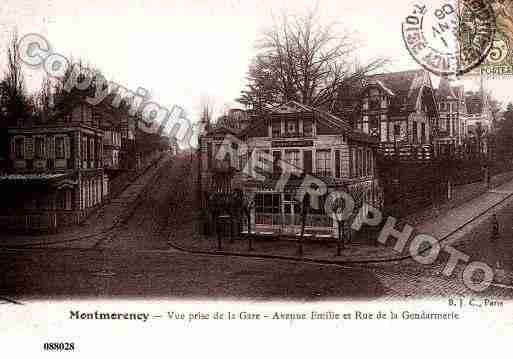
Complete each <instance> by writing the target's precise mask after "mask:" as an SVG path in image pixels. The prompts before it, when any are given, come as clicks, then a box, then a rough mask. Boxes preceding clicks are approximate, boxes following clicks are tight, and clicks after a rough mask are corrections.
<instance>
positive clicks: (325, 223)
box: [255, 213, 333, 232]
mask: <svg viewBox="0 0 513 359" xmlns="http://www.w3.org/2000/svg"><path fill="white" fill-rule="evenodd" d="M301 222H302V218H301V215H300V214H267V213H257V214H256V218H255V224H256V225H257V226H259V225H260V226H266V227H272V229H273V230H278V231H279V232H299V231H300V230H301ZM332 227H333V219H332V218H331V217H329V216H326V215H320V214H308V215H307V216H306V220H305V228H332Z"/></svg>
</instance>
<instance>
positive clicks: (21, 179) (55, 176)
mask: <svg viewBox="0 0 513 359" xmlns="http://www.w3.org/2000/svg"><path fill="white" fill-rule="evenodd" d="M68 176H69V174H68V173H24V174H19V173H11V174H4V175H0V185H3V184H17V185H24V184H51V183H55V182H58V181H60V180H63V179H65V178H67V177H68Z"/></svg>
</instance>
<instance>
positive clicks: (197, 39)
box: [0, 0, 509, 121]
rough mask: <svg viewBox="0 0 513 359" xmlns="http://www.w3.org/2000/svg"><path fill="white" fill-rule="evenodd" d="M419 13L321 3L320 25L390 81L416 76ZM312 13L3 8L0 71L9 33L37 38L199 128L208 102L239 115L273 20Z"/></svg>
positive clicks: (178, 5) (230, 1) (22, 1)
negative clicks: (405, 29) (413, 47)
mask: <svg viewBox="0 0 513 359" xmlns="http://www.w3.org/2000/svg"><path fill="white" fill-rule="evenodd" d="M432 1H435V2H436V0H427V2H432ZM438 2H440V1H438ZM415 3H416V2H413V1H409V0H394V1H383V0H366V1H365V2H359V1H354V0H351V1H348V0H335V1H330V0H319V1H318V9H319V12H320V16H321V18H322V19H323V21H326V22H327V23H328V22H331V21H336V22H337V23H339V24H340V30H341V31H347V32H350V33H351V34H352V36H353V37H354V38H355V40H357V41H358V42H361V43H362V45H361V47H360V48H359V50H358V53H357V55H358V57H359V59H360V61H362V62H365V61H369V60H370V59H373V58H376V57H379V56H385V57H387V58H389V59H390V61H391V64H390V65H389V66H387V68H385V69H384V71H398V70H407V69H415V68H418V67H419V65H418V64H417V63H416V62H415V61H414V60H413V59H412V58H411V57H410V55H409V53H408V52H407V50H406V49H405V47H404V43H403V40H402V35H401V23H402V21H403V20H404V18H405V17H406V16H407V15H408V14H409V13H410V11H411V9H412V8H413V5H414V4H415ZM311 6H314V2H312V1H302V0H294V1H284V0H255V1H253V0H211V1H206V0H176V1H175V0H167V1H163V0H160V1H158V0H139V1H126V0H125V1H120V0H110V1H106V0H102V1H99V0H88V1H80V2H79V1H73V0H46V1H28V0H4V2H3V3H2V7H1V10H0V16H1V21H0V24H1V25H0V48H1V53H0V68H2V69H5V45H4V46H1V45H2V44H6V41H5V39H6V37H7V35H8V33H9V32H10V31H12V29H13V28H16V29H17V31H18V33H19V35H20V36H23V35H24V34H27V33H31V32H35V33H39V34H42V35H44V36H45V37H46V38H47V40H48V41H49V42H50V43H51V45H52V48H53V50H54V51H55V52H58V53H61V54H63V55H66V56H71V55H72V56H73V57H74V58H81V59H84V60H85V61H86V62H88V63H89V64H91V65H93V66H94V67H98V68H100V69H101V70H102V71H103V72H104V74H105V75H106V76H107V77H108V78H109V79H110V80H113V81H116V82H118V83H119V84H121V85H123V86H125V87H127V88H130V89H132V90H134V91H135V90H136V89H137V88H138V87H143V88H145V89H147V90H149V91H150V93H151V94H152V98H153V100H154V101H156V102H158V103H159V104H161V105H163V106H166V107H168V108H171V107H172V106H173V105H178V106H181V107H183V108H184V109H185V110H186V111H187V113H188V114H189V118H190V119H191V120H192V121H196V120H197V119H198V118H199V113H200V106H201V99H202V98H205V97H208V98H210V99H211V101H212V102H213V103H214V105H215V108H216V109H217V112H220V111H222V109H224V108H226V107H230V106H232V107H233V106H240V105H238V104H237V103H236V102H235V101H234V100H235V99H236V98H237V97H238V96H239V94H240V91H241V90H243V89H244V87H245V83H246V80H245V76H246V72H247V69H248V65H249V63H250V60H251V58H252V56H253V55H254V54H255V49H254V44H255V40H256V39H257V38H258V36H259V32H260V31H261V30H262V29H263V28H265V27H266V26H268V25H269V24H270V23H271V21H272V14H273V13H277V12H279V11H281V10H282V9H287V10H288V11H291V12H295V11H301V10H302V9H305V8H307V7H311ZM25 73H26V76H27V79H28V81H27V82H28V84H29V87H30V88H32V89H34V88H38V86H39V83H40V81H41V79H42V76H43V71H42V70H41V69H30V68H26V69H25ZM434 83H435V85H436V84H437V79H436V78H434ZM467 83H468V84H469V85H472V83H471V82H467ZM489 88H490V90H492V91H493V93H494V95H495V96H496V97H497V98H499V100H502V101H506V102H507V101H508V100H509V89H508V85H507V81H502V82H497V83H490V84H489Z"/></svg>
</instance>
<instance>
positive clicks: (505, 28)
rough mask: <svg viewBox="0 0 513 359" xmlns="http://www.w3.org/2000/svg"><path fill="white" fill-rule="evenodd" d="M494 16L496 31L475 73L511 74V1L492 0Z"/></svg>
mask: <svg viewBox="0 0 513 359" xmlns="http://www.w3.org/2000/svg"><path fill="white" fill-rule="evenodd" d="M491 6H492V8H493V11H494V13H495V16H496V33H495V38H494V40H493V46H492V48H491V50H490V53H489V54H488V56H487V58H486V60H485V61H484V62H483V64H481V65H480V66H479V68H478V69H476V70H475V71H474V72H475V73H482V74H484V75H487V76H511V75H513V1H512V0H492V1H491Z"/></svg>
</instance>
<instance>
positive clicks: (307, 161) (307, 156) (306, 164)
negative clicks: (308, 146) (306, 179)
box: [303, 150, 312, 174]
mask: <svg viewBox="0 0 513 359" xmlns="http://www.w3.org/2000/svg"><path fill="white" fill-rule="evenodd" d="M303 171H304V173H306V174H311V173H312V151H311V150H308V151H303Z"/></svg>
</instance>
